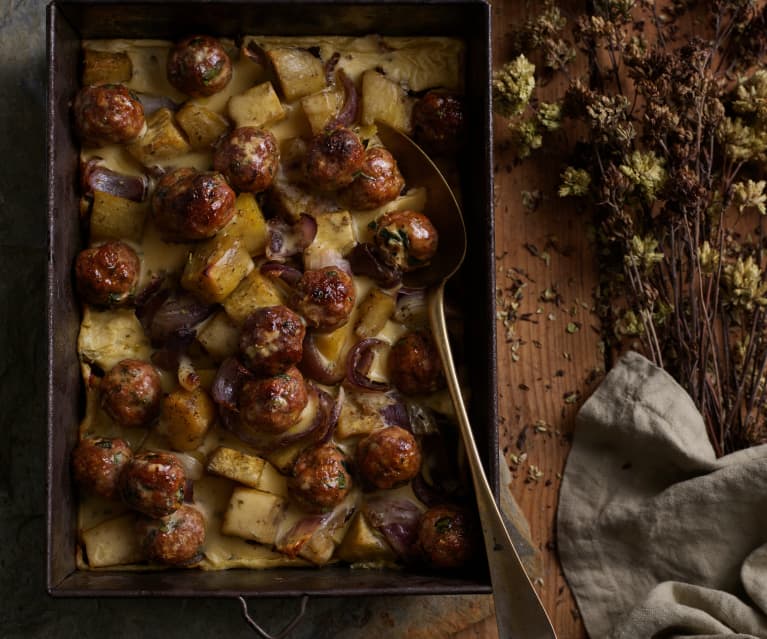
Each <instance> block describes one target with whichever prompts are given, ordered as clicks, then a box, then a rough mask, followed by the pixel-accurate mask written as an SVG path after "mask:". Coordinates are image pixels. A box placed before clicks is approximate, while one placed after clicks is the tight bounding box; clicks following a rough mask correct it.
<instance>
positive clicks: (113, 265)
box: [75, 241, 141, 306]
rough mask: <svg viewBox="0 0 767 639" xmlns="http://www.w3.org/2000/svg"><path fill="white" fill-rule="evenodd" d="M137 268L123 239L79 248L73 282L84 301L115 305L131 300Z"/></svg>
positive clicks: (133, 257)
mask: <svg viewBox="0 0 767 639" xmlns="http://www.w3.org/2000/svg"><path fill="white" fill-rule="evenodd" d="M140 271H141V260H139V257H138V255H136V251H134V250H133V249H132V248H131V247H130V246H128V245H127V244H124V243H123V242H119V241H113V242H107V243H106V244H102V245H101V246H97V247H95V248H89V249H85V250H84V251H80V253H79V254H78V255H77V259H76V260H75V283H76V286H77V291H78V293H79V294H80V296H81V298H82V299H83V301H85V302H87V303H88V304H94V305H96V306H119V305H121V304H125V303H127V302H129V301H131V300H132V299H133V294H134V293H135V292H136V285H137V284H138V279H139V274H140Z"/></svg>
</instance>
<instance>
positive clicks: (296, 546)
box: [277, 512, 333, 557]
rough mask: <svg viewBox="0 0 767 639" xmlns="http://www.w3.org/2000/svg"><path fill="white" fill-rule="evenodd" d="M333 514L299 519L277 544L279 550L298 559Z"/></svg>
mask: <svg viewBox="0 0 767 639" xmlns="http://www.w3.org/2000/svg"><path fill="white" fill-rule="evenodd" d="M332 514H333V513H332V512H330V513H325V514H323V515H309V516H307V517H304V518H303V519H299V520H298V522H296V524H295V526H293V527H292V528H291V529H290V530H289V531H288V532H287V533H285V535H284V536H283V537H282V539H280V540H279V541H278V542H277V550H278V552H281V553H282V554H283V555H287V556H288V557H297V556H298V553H300V552H301V549H302V548H303V547H304V544H306V542H307V541H309V540H310V539H311V538H312V537H313V536H314V534H315V533H316V532H318V531H319V530H320V528H322V526H323V525H325V523H327V521H328V520H329V519H330V516H331V515H332Z"/></svg>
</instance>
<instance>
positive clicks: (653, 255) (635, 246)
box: [623, 235, 663, 272]
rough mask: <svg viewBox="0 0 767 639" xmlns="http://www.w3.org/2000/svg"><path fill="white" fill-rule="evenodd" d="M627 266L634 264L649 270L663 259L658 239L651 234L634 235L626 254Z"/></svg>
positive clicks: (635, 266) (642, 269)
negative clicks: (643, 235)
mask: <svg viewBox="0 0 767 639" xmlns="http://www.w3.org/2000/svg"><path fill="white" fill-rule="evenodd" d="M623 259H624V262H625V263H626V265H627V266H633V267H634V268H637V269H639V270H640V271H643V272H648V271H650V270H652V268H653V267H654V266H655V265H656V264H659V263H660V262H662V261H663V253H661V252H660V251H658V240H656V239H655V238H654V237H652V236H651V235H646V236H645V237H639V236H638V235H634V236H633V237H632V238H631V241H630V242H629V248H628V252H627V253H626V255H625V256H624V258H623Z"/></svg>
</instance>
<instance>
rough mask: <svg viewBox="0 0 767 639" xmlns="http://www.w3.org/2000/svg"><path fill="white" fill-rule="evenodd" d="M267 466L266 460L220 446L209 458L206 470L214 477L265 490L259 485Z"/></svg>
mask: <svg viewBox="0 0 767 639" xmlns="http://www.w3.org/2000/svg"><path fill="white" fill-rule="evenodd" d="M265 465H266V460H265V459H263V458H261V457H257V456H256V455H248V454H247V453H243V452H240V451H239V450H235V449H234V448H226V447H225V446H219V447H218V448H216V450H214V451H213V452H212V453H211V455H210V457H209V458H208V463H207V465H206V466H205V470H207V471H208V472H209V473H213V474H214V475H221V476H222V477H226V478H227V479H231V480H232V481H236V482H239V483H241V484H245V485H246V486H250V487H251V488H259V489H261V490H264V489H263V488H261V486H260V485H259V483H260V479H261V473H262V471H263V470H264V466H265ZM264 492H271V491H264Z"/></svg>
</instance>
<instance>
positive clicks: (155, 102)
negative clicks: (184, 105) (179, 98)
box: [135, 93, 180, 117]
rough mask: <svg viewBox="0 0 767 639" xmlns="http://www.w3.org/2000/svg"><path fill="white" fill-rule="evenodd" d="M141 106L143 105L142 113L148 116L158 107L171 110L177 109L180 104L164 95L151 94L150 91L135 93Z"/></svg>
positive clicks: (158, 108) (157, 109)
mask: <svg viewBox="0 0 767 639" xmlns="http://www.w3.org/2000/svg"><path fill="white" fill-rule="evenodd" d="M135 95H136V97H138V100H139V102H141V106H142V107H144V115H145V116H146V117H149V116H150V115H152V114H153V113H154V112H155V111H159V110H160V109H170V110H171V111H176V110H178V107H179V106H180V105H179V104H178V103H177V102H174V101H173V100H171V99H170V98H169V97H167V96H165V95H152V94H151V93H136V94H135Z"/></svg>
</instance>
